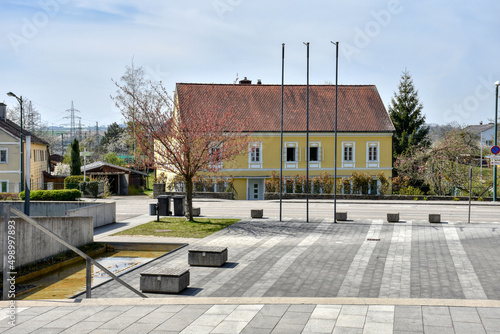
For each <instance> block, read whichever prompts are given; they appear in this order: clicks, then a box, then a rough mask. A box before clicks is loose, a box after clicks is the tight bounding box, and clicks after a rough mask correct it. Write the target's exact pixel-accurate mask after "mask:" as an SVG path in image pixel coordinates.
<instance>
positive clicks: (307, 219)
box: [304, 42, 309, 222]
mask: <svg viewBox="0 0 500 334" xmlns="http://www.w3.org/2000/svg"><path fill="white" fill-rule="evenodd" d="M304 44H305V45H306V46H307V88H306V89H307V93H306V96H307V97H306V104H307V107H306V222H309V42H307V43H304Z"/></svg>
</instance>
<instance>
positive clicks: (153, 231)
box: [113, 217, 239, 238]
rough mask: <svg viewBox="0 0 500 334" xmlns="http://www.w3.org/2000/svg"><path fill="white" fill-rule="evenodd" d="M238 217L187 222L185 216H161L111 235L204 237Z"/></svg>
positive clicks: (231, 222) (197, 219)
mask: <svg viewBox="0 0 500 334" xmlns="http://www.w3.org/2000/svg"><path fill="white" fill-rule="evenodd" d="M237 221H239V219H211V218H196V219H195V220H194V221H192V222H189V221H187V220H186V219H185V218H170V217H163V218H160V221H159V222H157V221H152V222H149V223H146V224H142V225H139V226H136V227H133V228H130V229H128V230H125V231H122V232H118V233H115V234H113V235H147V236H155V237H178V238H204V237H206V236H208V235H210V234H212V233H215V232H217V231H219V230H222V229H223V228H225V227H227V226H229V225H231V224H234V223H236V222H237Z"/></svg>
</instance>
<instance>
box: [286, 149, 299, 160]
mask: <svg viewBox="0 0 500 334" xmlns="http://www.w3.org/2000/svg"><path fill="white" fill-rule="evenodd" d="M286 161H289V162H296V161H297V147H287V148H286Z"/></svg>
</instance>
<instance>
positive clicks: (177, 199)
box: [172, 195, 185, 216]
mask: <svg viewBox="0 0 500 334" xmlns="http://www.w3.org/2000/svg"><path fill="white" fill-rule="evenodd" d="M184 198H185V196H183V195H177V196H173V197H172V199H173V200H174V216H184Z"/></svg>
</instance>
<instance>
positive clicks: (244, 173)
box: [175, 80, 395, 200]
mask: <svg viewBox="0 0 500 334" xmlns="http://www.w3.org/2000/svg"><path fill="white" fill-rule="evenodd" d="M175 94H176V95H175V98H176V100H177V108H178V112H180V113H183V112H189V110H200V109H203V106H204V105H205V103H206V101H207V100H209V101H210V102H211V103H215V104H217V105H219V106H220V108H221V109H222V110H224V108H232V110H235V112H236V114H237V115H238V116H239V117H240V118H241V119H242V120H243V121H244V124H245V127H246V131H248V132H251V137H252V142H251V143H250V144H249V147H248V152H247V153H246V154H244V155H242V156H239V157H238V158H237V159H236V162H235V163H233V164H231V165H226V164H224V163H223V166H222V169H221V170H220V171H219V172H218V177H231V178H233V179H234V182H233V186H234V188H235V190H236V192H237V194H238V195H237V197H238V199H252V200H253V199H263V195H264V190H265V181H266V180H268V179H270V178H271V175H272V173H273V172H279V170H280V164H281V162H280V157H281V156H282V157H283V175H284V176H285V177H288V178H294V177H296V176H297V175H299V176H300V175H305V174H306V169H307V164H309V175H310V177H311V178H313V177H315V176H320V175H322V174H323V175H324V174H325V173H327V174H331V175H333V173H334V161H335V159H334V152H335V149H334V143H335V141H334V129H335V86H334V85H310V86H309V147H307V140H306V123H307V112H306V110H307V103H306V101H307V89H306V86H305V85H286V86H284V92H283V95H284V106H283V115H284V117H283V129H284V139H283V150H281V137H280V129H281V85H264V84H261V83H260V81H259V83H258V84H251V81H250V80H242V81H240V84H191V83H179V84H177V86H176V92H175ZM337 129H338V132H337V137H338V140H337V152H338V153H337V175H338V178H339V179H341V178H348V177H350V176H351V175H352V173H353V172H357V173H363V174H369V175H370V176H372V177H373V178H374V180H375V178H376V176H377V175H379V174H380V173H383V174H384V175H385V176H386V177H388V178H389V177H391V175H392V133H393V131H394V130H395V129H394V125H393V124H392V122H391V120H390V118H389V115H388V113H387V111H386V109H385V106H384V104H383V102H382V100H381V98H380V95H379V93H378V91H377V88H376V87H375V86H374V85H340V86H338V126H337ZM307 150H308V151H309V161H306V159H307V158H306V157H307V154H306V153H307ZM339 181H340V180H339Z"/></svg>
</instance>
